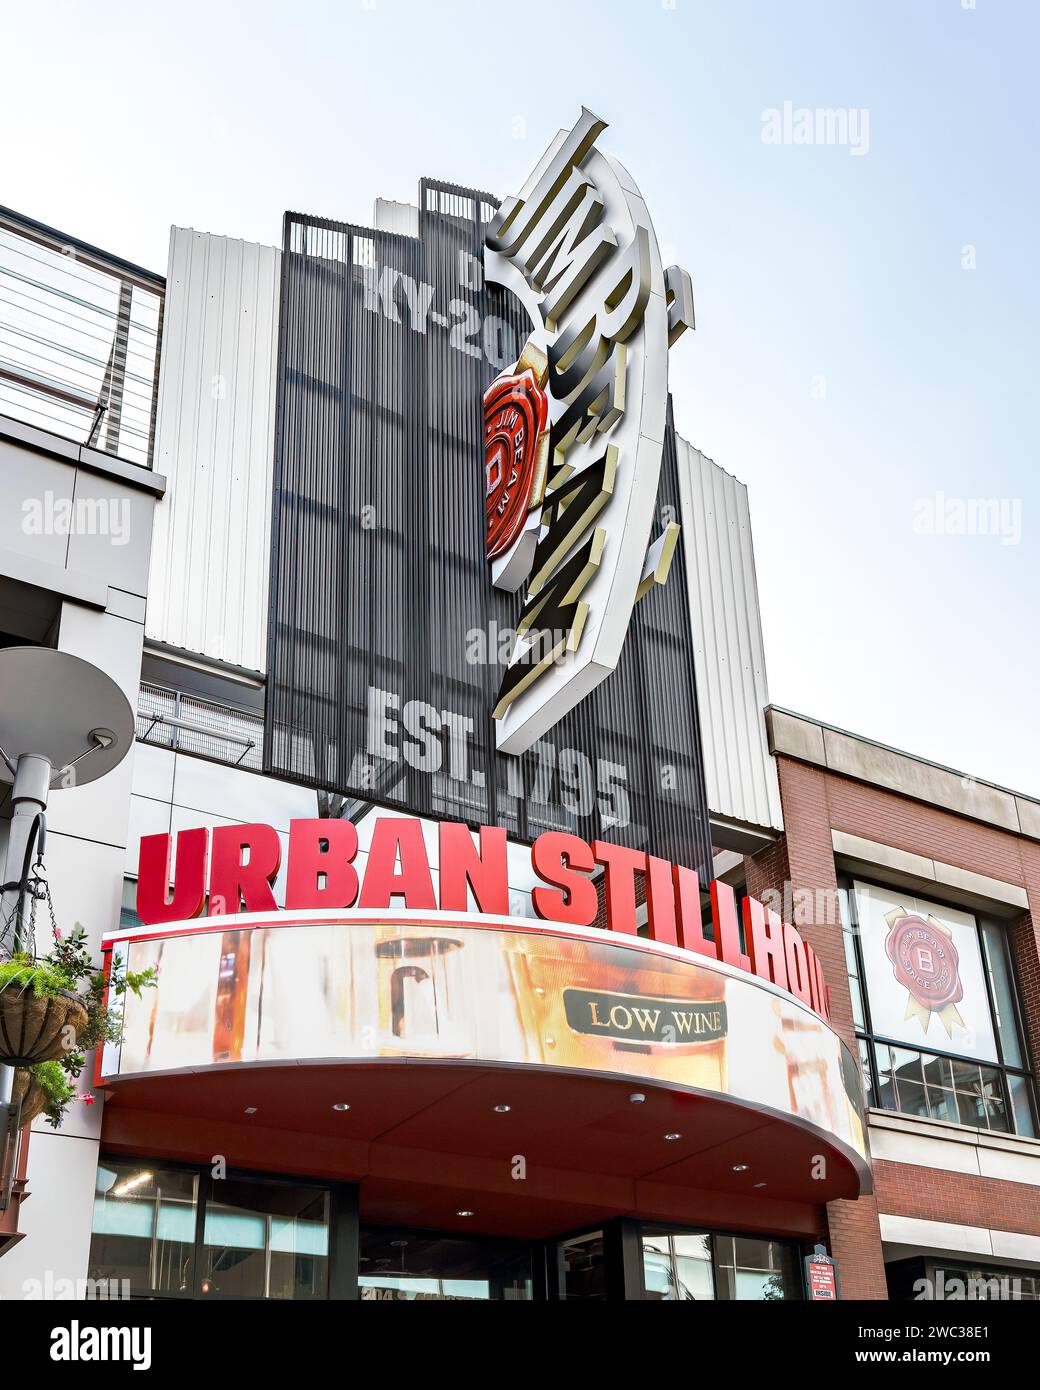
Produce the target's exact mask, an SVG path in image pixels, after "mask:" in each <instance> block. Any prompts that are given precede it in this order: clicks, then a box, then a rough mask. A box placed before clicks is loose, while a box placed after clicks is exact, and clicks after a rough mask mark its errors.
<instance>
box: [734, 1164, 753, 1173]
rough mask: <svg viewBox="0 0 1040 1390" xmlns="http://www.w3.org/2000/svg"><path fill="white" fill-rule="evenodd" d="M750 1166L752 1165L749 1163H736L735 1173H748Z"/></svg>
mask: <svg viewBox="0 0 1040 1390" xmlns="http://www.w3.org/2000/svg"><path fill="white" fill-rule="evenodd" d="M749 1167H750V1165H749V1164H747V1163H734V1165H733V1171H734V1173H746V1172H747V1170H748V1168H749Z"/></svg>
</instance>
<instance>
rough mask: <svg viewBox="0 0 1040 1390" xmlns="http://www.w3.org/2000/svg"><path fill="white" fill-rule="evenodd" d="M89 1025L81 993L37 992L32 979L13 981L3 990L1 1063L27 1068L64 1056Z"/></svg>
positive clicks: (0, 1030) (0, 1034)
mask: <svg viewBox="0 0 1040 1390" xmlns="http://www.w3.org/2000/svg"><path fill="white" fill-rule="evenodd" d="M86 1026H87V1007H86V1004H85V1003H84V1001H83V1000H82V999H81V998H80V996H79V995H78V994H73V993H72V991H71V990H67V989H57V990H54V991H53V992H48V993H45V994H35V993H34V992H33V986H32V981H31V980H26V981H21V980H18V979H15V980H11V981H9V982H8V983H7V984H6V985H4V986H3V988H2V989H0V1064H3V1065H5V1066H15V1067H27V1066H32V1065H33V1064H34V1063H36V1062H49V1061H52V1060H54V1059H55V1058H58V1057H63V1056H64V1055H65V1053H66V1052H69V1051H71V1050H72V1048H73V1047H74V1046H75V1043H76V1039H77V1037H78V1035H79V1034H80V1033H81V1032H83V1030H84V1029H85V1028H86Z"/></svg>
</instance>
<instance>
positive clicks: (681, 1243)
mask: <svg viewBox="0 0 1040 1390" xmlns="http://www.w3.org/2000/svg"><path fill="white" fill-rule="evenodd" d="M642 1244H643V1290H644V1292H643V1297H644V1298H646V1299H651V1300H669V1301H685V1300H691V1301H696V1300H702V1301H705V1300H706V1301H708V1302H711V1301H714V1300H738V1301H745V1302H746V1301H762V1300H767V1301H772V1300H777V1299H798V1298H801V1297H802V1285H801V1278H800V1264H799V1258H798V1254H797V1252H796V1250H795V1248H794V1247H793V1246H791V1245H788V1244H786V1243H785V1242H784V1241H779V1240H770V1239H768V1238H767V1237H762V1236H740V1235H721V1234H719V1233H717V1232H708V1231H668V1230H664V1229H662V1228H654V1227H645V1228H644V1230H643V1235H642Z"/></svg>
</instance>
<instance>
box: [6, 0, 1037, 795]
mask: <svg viewBox="0 0 1040 1390" xmlns="http://www.w3.org/2000/svg"><path fill="white" fill-rule="evenodd" d="M1038 40H1040V4H1036V3H1032V0H1021V3H1015V0H974V3H973V0H556V3H546V0H525V2H524V3H523V4H522V5H511V6H504V5H499V6H493V5H491V4H490V3H489V2H488V0H457V2H456V3H444V2H443V0H339V3H328V2H327V0H296V3H294V4H292V5H288V4H284V3H282V4H278V5H275V4H268V3H266V2H265V0H261V2H260V3H256V2H255V0H254V2H253V3H250V4H248V5H246V4H232V3H228V0H210V2H209V3H206V4H200V3H197V0H177V3H176V4H174V3H166V4H157V3H154V0H153V3H150V4H146V5H142V4H140V3H137V4H121V3H109V2H108V0H90V3H87V2H86V0H84V2H83V3H78V2H77V0H64V2H63V3H54V4H49V3H40V0H36V2H35V3H34V4H32V5H26V4H24V3H22V0H18V3H11V0H0V44H2V45H3V49H4V55H3V56H4V61H3V81H2V82H0V203H3V204H5V205H7V206H8V207H13V208H15V209H16V210H18V211H19V212H22V213H25V214H27V215H29V216H31V217H34V218H36V219H38V220H40V221H42V222H46V223H49V224H50V225H52V226H55V227H58V228H60V229H61V230H63V231H65V232H67V233H69V234H70V235H72V236H76V237H78V238H80V239H82V240H85V241H89V242H93V243H95V244H97V245H100V246H102V247H104V248H105V249H106V250H108V251H111V252H113V253H116V254H119V255H122V256H124V257H126V258H127V259H129V260H132V261H136V262H138V263H139V264H142V265H145V266H147V267H149V268H151V269H156V270H160V271H162V270H165V267H166V254H167V243H168V236H169V227H170V224H171V223H176V224H177V225H179V226H193V227H196V228H199V229H202V230H205V231H209V232H219V233H225V234H227V235H230V236H236V237H242V238H245V239H247V240H251V241H260V242H266V243H268V244H278V242H279V241H280V234H281V217H282V213H283V211H284V210H285V209H287V208H291V209H294V210H299V211H304V212H309V213H315V214H319V215H322V216H327V217H330V218H335V219H343V220H350V221H357V222H362V223H367V222H369V221H370V220H371V206H372V202H373V200H374V198H375V197H377V196H383V197H388V198H395V199H399V200H402V201H415V198H416V191H417V187H418V181H419V178H420V177H421V176H423V175H428V176H431V177H436V178H441V179H446V180H449V181H453V182H457V183H460V184H465V185H468V186H475V187H479V188H485V189H488V190H489V191H491V192H494V193H497V194H499V195H500V196H504V195H506V194H509V193H512V192H515V191H517V190H518V189H519V187H520V185H521V184H522V182H523V180H524V178H525V177H526V175H527V173H528V172H529V170H530V168H531V167H532V166H533V165H534V163H535V161H536V159H537V158H538V156H540V155H541V153H542V151H543V150H544V148H545V147H546V145H547V144H548V142H549V140H550V139H551V138H552V136H553V134H554V133H555V132H556V130H557V129H558V128H559V127H561V126H564V125H566V126H569V125H571V124H573V122H574V120H575V118H576V117H577V114H578V111H579V109H580V107H581V106H582V105H585V106H588V107H590V108H592V109H593V110H594V111H596V112H597V113H598V114H599V115H600V116H602V117H603V118H604V119H605V120H607V121H608V122H609V124H610V129H609V130H608V131H607V132H606V134H605V135H604V136H602V137H601V139H600V144H601V145H602V146H603V147H604V148H605V149H608V150H610V151H611V152H612V153H614V154H616V155H617V156H618V157H619V158H620V159H621V160H622V162H623V163H624V164H625V165H626V166H627V168H628V169H629V171H630V173H631V174H632V175H633V177H634V178H635V180H636V182H637V183H638V185H639V187H640V190H641V192H642V194H643V197H644V199H645V200H646V203H647V206H648V207H649V209H650V212H651V216H652V218H653V220H654V224H655V227H656V230H657V234H658V238H659V240H660V242H661V244H662V250H663V252H664V254H665V256H666V264H667V263H668V262H669V261H676V262H678V263H679V264H681V265H683V266H684V267H685V268H686V269H687V270H688V271H689V272H690V275H691V276H692V279H693V286H694V296H695V304H696V314H697V329H696V332H695V333H692V334H690V333H688V334H686V335H685V337H684V338H683V339H682V340H681V341H680V342H679V343H677V344H676V346H675V348H674V349H673V351H672V354H671V389H672V391H673V394H674V397H675V414H676V423H677V425H678V428H679V430H680V432H681V433H682V434H683V435H684V436H685V437H686V438H688V439H689V440H690V441H691V442H693V443H694V444H695V445H697V447H698V448H700V449H701V450H703V452H704V453H706V454H708V455H709V456H710V457H711V458H713V459H714V460H715V461H716V462H717V463H718V464H720V465H721V466H722V467H724V468H725V469H726V470H727V471H728V472H730V473H732V474H734V475H735V476H736V477H738V478H739V479H740V480H741V481H742V482H744V483H746V484H747V486H748V489H749V494H750V500H751V514H752V524H753V529H754V538H755V552H756V564H757V571H758V581H759V588H760V594H761V603H762V616H763V625H764V630H765V644H766V660H767V668H768V677H769V692H770V698H771V700H772V701H773V702H774V703H776V704H779V705H783V706H785V707H787V708H789V709H794V710H797V711H799V712H801V713H804V714H808V715H812V716H814V717H816V718H819V719H822V720H824V721H825V722H827V723H830V724H834V725H837V726H839V727H841V728H845V729H849V730H851V731H853V732H856V733H859V734H863V735H865V736H867V737H870V738H873V739H877V740H878V741H880V742H882V743H887V744H891V745H893V746H895V747H898V748H903V749H906V750H908V751H910V752H913V753H916V754H918V755H920V756H922V757H927V758H931V759H933V760H935V761H937V762H940V763H944V764H946V765H947V766H951V767H954V768H956V769H958V770H960V771H963V772H965V773H967V774H969V775H971V776H975V777H979V778H982V779H985V780H989V781H993V782H997V783H999V784H1002V785H1006V786H1010V787H1012V788H1013V789H1015V790H1019V791H1024V792H1028V793H1032V794H1036V795H1040V748H1038V744H1037V741H1036V740H1035V738H1034V737H1033V729H1034V723H1033V712H1032V704H1031V696H1030V695H1029V691H1030V690H1031V689H1032V688H1033V686H1034V685H1036V684H1038V683H1040V656H1038V653H1037V643H1036V640H1035V630H1036V617H1037V611H1038V608H1040V548H1038V547H1040V535H1038V530H1037V515H1038V503H1040V483H1038V481H1037V462H1038V435H1040V425H1038V411H1037V409H1036V397H1037V392H1036V386H1035V374H1036V367H1037V361H1038V352H1037V323H1038V322H1040V290H1038V277H1037V273H1036V254H1037V247H1038V245H1040V236H1038V231H1040V227H1038V222H1040V216H1038V214H1040V194H1038V181H1037V148H1038V139H1037V137H1038V126H1040V116H1038V113H1040V101H1038V100H1037V97H1036V82H1035V62H1036V52H1037V45H1038ZM785 109H786V112H787V119H786V122H785ZM817 111H830V112H832V113H840V114H839V118H838V120H837V121H836V122H835V123H834V124H832V126H831V131H830V135H831V138H830V139H829V140H828V139H827V133H828V132H827V128H826V126H825V124H824V122H823V119H822V118H821V120H820V122H819V132H818V133H819V135H820V136H821V139H820V140H819V141H817V140H815V139H814V140H813V141H812V142H811V143H810V142H809V141H808V140H806V139H804V138H802V137H804V136H805V135H806V133H807V132H809V133H811V134H812V135H813V136H815V135H816V134H817V119H816V112H817ZM805 113H808V114H807V115H806V114H805ZM796 137H797V138H796Z"/></svg>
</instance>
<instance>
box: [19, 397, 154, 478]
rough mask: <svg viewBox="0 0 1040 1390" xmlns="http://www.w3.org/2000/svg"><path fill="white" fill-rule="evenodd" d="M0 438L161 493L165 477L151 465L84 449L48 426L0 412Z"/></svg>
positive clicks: (84, 447)
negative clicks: (52, 431)
mask: <svg viewBox="0 0 1040 1390" xmlns="http://www.w3.org/2000/svg"><path fill="white" fill-rule="evenodd" d="M0 439H7V440H9V441H10V442H11V443H12V444H20V445H21V446H22V447H23V448H26V449H33V450H35V451H36V453H39V454H46V455H48V457H50V458H57V459H63V460H64V461H65V462H66V463H71V464H74V465H75V466H76V467H77V468H86V469H88V470H89V471H90V472H91V473H100V474H102V475H103V476H104V477H106V478H118V479H119V480H120V481H121V482H124V483H129V484H130V486H131V487H137V488H141V490H142V491H144V492H150V493H152V494H153V496H155V497H163V496H165V493H166V479H165V477H164V476H163V475H162V474H161V473H156V472H154V471H153V470H152V469H151V468H142V467H141V465H140V464H137V463H128V462H127V461H126V460H125V459H120V458H116V457H115V456H114V455H112V454H103V453H102V452H101V451H100V450H99V449H88V448H87V447H86V445H84V444H77V443H76V441H75V440H74V439H65V438H63V437H62V436H61V435H60V434H52V433H51V432H50V430H41V429H37V428H36V427H35V426H34V425H26V424H23V423H22V421H21V420H14V419H12V418H11V417H10V416H9V415H0Z"/></svg>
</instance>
